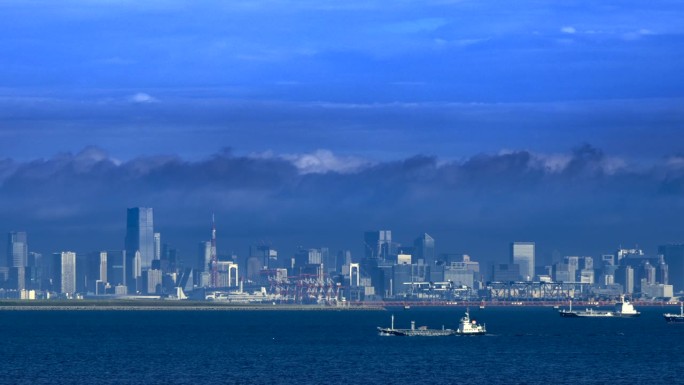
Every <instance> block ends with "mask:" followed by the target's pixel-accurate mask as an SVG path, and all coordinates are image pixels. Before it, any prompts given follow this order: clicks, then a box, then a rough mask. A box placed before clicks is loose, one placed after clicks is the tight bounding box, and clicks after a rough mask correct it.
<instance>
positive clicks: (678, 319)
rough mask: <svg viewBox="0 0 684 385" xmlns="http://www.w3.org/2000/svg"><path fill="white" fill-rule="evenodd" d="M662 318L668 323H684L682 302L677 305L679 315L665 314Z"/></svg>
mask: <svg viewBox="0 0 684 385" xmlns="http://www.w3.org/2000/svg"><path fill="white" fill-rule="evenodd" d="M663 317H665V321H667V322H668V323H684V302H680V303H679V314H675V313H665V314H663Z"/></svg>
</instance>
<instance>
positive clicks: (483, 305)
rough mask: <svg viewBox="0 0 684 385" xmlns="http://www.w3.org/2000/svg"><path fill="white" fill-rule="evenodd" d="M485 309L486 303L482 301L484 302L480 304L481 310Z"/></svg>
mask: <svg viewBox="0 0 684 385" xmlns="http://www.w3.org/2000/svg"><path fill="white" fill-rule="evenodd" d="M484 308H485V301H482V302H480V309H484Z"/></svg>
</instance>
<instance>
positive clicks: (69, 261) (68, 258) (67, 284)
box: [52, 251, 76, 296]
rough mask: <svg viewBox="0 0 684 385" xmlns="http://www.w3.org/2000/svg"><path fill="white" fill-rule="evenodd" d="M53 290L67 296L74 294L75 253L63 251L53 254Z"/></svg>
mask: <svg viewBox="0 0 684 385" xmlns="http://www.w3.org/2000/svg"><path fill="white" fill-rule="evenodd" d="M52 272H53V284H54V285H55V287H54V288H53V289H54V290H55V291H56V292H58V293H62V294H66V295H68V296H71V295H73V294H74V293H76V253H74V252H73V251H63V252H61V253H55V254H53V263H52Z"/></svg>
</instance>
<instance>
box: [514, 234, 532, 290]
mask: <svg viewBox="0 0 684 385" xmlns="http://www.w3.org/2000/svg"><path fill="white" fill-rule="evenodd" d="M510 263H511V264H516V265H518V266H520V278H516V280H519V279H522V280H523V281H532V280H533V279H534V242H513V243H511V260H510Z"/></svg>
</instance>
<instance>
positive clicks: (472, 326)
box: [454, 309, 487, 336]
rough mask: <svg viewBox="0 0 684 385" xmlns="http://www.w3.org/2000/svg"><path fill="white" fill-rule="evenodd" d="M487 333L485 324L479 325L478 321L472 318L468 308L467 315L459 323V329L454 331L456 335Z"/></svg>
mask: <svg viewBox="0 0 684 385" xmlns="http://www.w3.org/2000/svg"><path fill="white" fill-rule="evenodd" d="M485 333H487V330H486V328H485V325H484V324H483V325H478V324H477V322H476V321H474V320H473V321H471V320H470V312H469V311H468V309H466V313H465V316H464V317H463V318H461V322H460V323H459V324H458V329H456V331H455V332H454V334H456V335H463V336H478V335H484V334H485Z"/></svg>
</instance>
